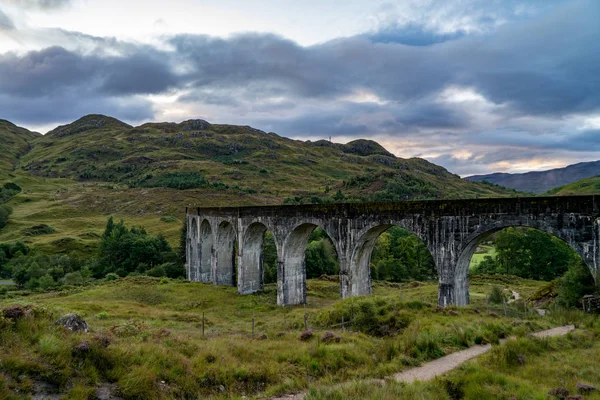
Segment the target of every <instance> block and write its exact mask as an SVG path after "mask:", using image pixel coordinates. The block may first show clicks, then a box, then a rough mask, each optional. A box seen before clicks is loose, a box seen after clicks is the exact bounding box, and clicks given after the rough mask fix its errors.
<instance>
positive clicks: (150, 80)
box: [0, 47, 178, 97]
mask: <svg viewBox="0 0 600 400" xmlns="http://www.w3.org/2000/svg"><path fill="white" fill-rule="evenodd" d="M144 50H147V49H143V48H141V49H138V53H133V54H130V55H128V56H123V57H115V56H105V57H102V56H99V55H81V54H78V53H75V52H72V51H68V50H66V49H64V48H62V47H50V48H46V49H44V50H41V51H32V52H29V53H27V54H25V55H23V56H18V55H15V54H4V55H0V93H4V94H11V95H14V96H25V97H36V96H42V95H44V96H51V95H54V94H58V93H61V92H62V91H63V90H66V89H70V88H78V87H82V88H87V89H93V90H95V91H96V92H97V93H99V94H100V93H104V94H105V95H130V94H148V93H160V92H163V91H165V90H167V89H169V87H171V86H174V85H175V84H176V82H177V79H178V78H177V76H176V75H175V74H174V73H173V72H172V71H171V69H170V67H169V66H168V64H167V62H165V61H163V60H161V59H160V57H159V56H158V54H157V52H156V51H155V50H151V49H150V50H147V51H146V52H144ZM155 53H156V54H155Z"/></svg>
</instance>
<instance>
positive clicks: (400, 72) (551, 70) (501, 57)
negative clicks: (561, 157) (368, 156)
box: [171, 1, 600, 116]
mask: <svg viewBox="0 0 600 400" xmlns="http://www.w3.org/2000/svg"><path fill="white" fill-rule="evenodd" d="M598 15H600V3H598V2H595V1H584V2H576V3H569V4H567V5H566V6H563V7H561V8H558V9H556V10H555V11H554V12H553V13H549V14H547V15H544V16H543V17H541V18H540V19H539V20H534V21H523V22H521V23H519V24H512V25H510V26H506V27H503V28H499V29H498V30H497V32H496V33H495V34H493V35H485V36H476V37H463V38H461V39H456V40H452V41H448V42H444V43H439V44H437V45H435V46H426V47H415V46H405V45H402V44H398V43H373V42H372V41H370V40H368V39H366V38H364V37H352V38H344V39H338V40H334V41H330V42H327V43H324V44H321V45H316V46H311V47H300V46H298V45H297V44H295V43H293V42H291V41H289V40H285V39H282V38H280V37H277V36H274V35H260V34H244V35H238V36H234V37H232V38H230V39H215V38H211V37H207V36H202V35H180V36H177V37H174V38H173V39H171V44H172V45H174V46H175V48H176V54H177V57H179V58H181V59H182V60H183V62H185V63H186V64H187V65H188V66H189V67H190V70H191V72H190V73H189V75H188V78H189V79H190V81H192V85H193V86H194V87H197V88H200V89H207V88H227V89H232V88H235V87H240V86H247V85H249V84H252V83H264V84H270V85H272V86H274V87H278V88H280V90H281V91H283V92H285V93H286V96H288V97H289V96H293V97H299V98H312V99H335V98H338V97H340V96H344V95H348V94H351V93H353V92H354V91H356V90H368V91H371V92H373V93H374V94H376V95H377V96H379V97H380V98H383V99H386V100H390V101H395V102H416V101H422V100H423V99H427V98H434V96H435V95H436V94H437V93H439V92H440V91H442V90H443V89H444V88H446V87H448V86H450V85H459V86H467V87H472V88H474V89H475V90H476V91H478V92H481V93H483V94H484V95H485V96H486V98H488V99H489V100H491V101H492V102H494V103H497V104H504V105H506V106H508V107H509V110H510V111H511V112H512V113H513V114H514V115H519V114H521V115H522V114H532V115H556V116H560V115H565V114H568V113H573V112H587V111H593V110H597V109H598V108H600V73H598V72H599V71H598V65H600V40H598V38H599V37H600V24H598V23H597V16H598Z"/></svg>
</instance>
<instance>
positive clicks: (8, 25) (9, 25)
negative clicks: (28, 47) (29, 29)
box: [0, 10, 15, 31]
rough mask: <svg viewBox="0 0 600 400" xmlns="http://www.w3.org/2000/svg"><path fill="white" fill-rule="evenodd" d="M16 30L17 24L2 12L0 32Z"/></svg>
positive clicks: (0, 12)
mask: <svg viewBox="0 0 600 400" xmlns="http://www.w3.org/2000/svg"><path fill="white" fill-rule="evenodd" d="M13 29H15V24H14V23H13V21H12V19H11V18H10V17H9V16H8V15H6V14H5V13H4V12H2V10H0V31H2V30H7V31H11V30H13Z"/></svg>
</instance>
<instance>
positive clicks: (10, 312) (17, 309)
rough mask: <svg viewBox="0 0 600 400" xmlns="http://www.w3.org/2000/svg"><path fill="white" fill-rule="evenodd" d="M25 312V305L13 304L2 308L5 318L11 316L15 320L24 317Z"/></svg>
mask: <svg viewBox="0 0 600 400" xmlns="http://www.w3.org/2000/svg"><path fill="white" fill-rule="evenodd" d="M25 314H27V309H26V308H25V307H23V306H11V307H7V308H5V309H4V310H2V315H3V316H4V318H11V319H14V320H17V319H19V318H22V317H24V316H25Z"/></svg>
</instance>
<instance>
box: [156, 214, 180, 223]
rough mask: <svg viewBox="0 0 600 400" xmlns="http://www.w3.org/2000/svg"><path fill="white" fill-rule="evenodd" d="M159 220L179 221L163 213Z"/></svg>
mask: <svg viewBox="0 0 600 400" xmlns="http://www.w3.org/2000/svg"><path fill="white" fill-rule="evenodd" d="M160 220H161V222H179V220H178V219H177V218H175V217H171V216H169V215H165V216H164V217H162V218H161V219H160Z"/></svg>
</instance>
